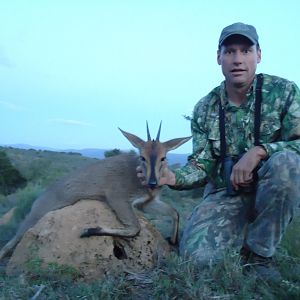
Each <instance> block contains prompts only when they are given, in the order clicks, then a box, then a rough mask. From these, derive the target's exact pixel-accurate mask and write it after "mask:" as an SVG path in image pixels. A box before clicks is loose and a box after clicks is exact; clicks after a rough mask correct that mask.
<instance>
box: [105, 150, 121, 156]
mask: <svg viewBox="0 0 300 300" xmlns="http://www.w3.org/2000/svg"><path fill="white" fill-rule="evenodd" d="M121 153H122V152H121V150H120V149H117V148H115V149H112V150H107V151H105V152H104V157H106V158H107V157H111V156H116V155H119V154H121Z"/></svg>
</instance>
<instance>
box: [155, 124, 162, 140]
mask: <svg viewBox="0 0 300 300" xmlns="http://www.w3.org/2000/svg"><path fill="white" fill-rule="evenodd" d="M160 129H161V121H160V124H159V128H158V133H157V136H156V141H159V136H160Z"/></svg>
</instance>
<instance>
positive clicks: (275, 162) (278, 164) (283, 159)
mask: <svg viewBox="0 0 300 300" xmlns="http://www.w3.org/2000/svg"><path fill="white" fill-rule="evenodd" d="M267 162H268V163H269V164H270V166H271V167H273V168H282V167H283V166H287V167H294V166H296V165H298V166H299V164H300V156H299V155H298V154H297V153H295V152H293V151H289V150H285V151H280V152H276V153H274V154H273V155H271V157H270V158H269V159H268V161H267Z"/></svg>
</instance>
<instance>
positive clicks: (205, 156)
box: [173, 98, 216, 189]
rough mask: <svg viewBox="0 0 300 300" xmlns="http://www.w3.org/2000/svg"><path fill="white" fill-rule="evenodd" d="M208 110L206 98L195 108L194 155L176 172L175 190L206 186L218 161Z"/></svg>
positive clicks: (193, 120) (193, 124)
mask: <svg viewBox="0 0 300 300" xmlns="http://www.w3.org/2000/svg"><path fill="white" fill-rule="evenodd" d="M207 108H208V105H207V104H206V101H205V98H203V99H202V100H200V101H199V102H198V103H197V104H196V106H195V108H194V112H193V117H192V120H191V131H192V138H193V154H192V155H190V156H189V157H188V162H187V164H186V165H185V166H184V167H182V168H179V169H176V170H174V173H175V177H176V184H175V187H173V188H175V189H190V188H194V187H200V186H203V185H205V184H206V183H207V181H208V180H207V179H208V174H210V172H211V171H212V169H213V168H214V167H215V163H216V160H215V159H214V158H213V157H212V151H211V145H210V143H209V140H208V130H207V128H208V126H209V124H208V122H207Z"/></svg>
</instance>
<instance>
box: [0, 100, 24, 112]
mask: <svg viewBox="0 0 300 300" xmlns="http://www.w3.org/2000/svg"><path fill="white" fill-rule="evenodd" d="M0 105H1V106H4V107H5V108H7V109H10V110H27V109H26V108H25V107H24V106H21V105H18V104H15V103H13V102H8V101H2V100H0Z"/></svg>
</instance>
